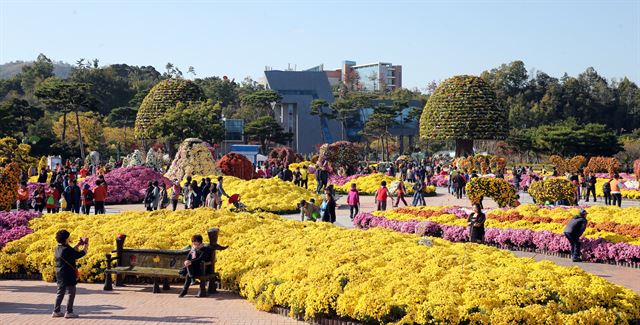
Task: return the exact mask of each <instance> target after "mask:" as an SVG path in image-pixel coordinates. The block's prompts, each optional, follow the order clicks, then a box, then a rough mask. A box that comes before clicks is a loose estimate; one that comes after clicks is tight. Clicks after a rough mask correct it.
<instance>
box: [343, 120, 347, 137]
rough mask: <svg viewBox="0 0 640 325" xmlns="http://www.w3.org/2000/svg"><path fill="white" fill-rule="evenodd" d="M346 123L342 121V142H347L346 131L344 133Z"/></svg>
mask: <svg viewBox="0 0 640 325" xmlns="http://www.w3.org/2000/svg"><path fill="white" fill-rule="evenodd" d="M346 124H347V123H346V121H345V120H342V141H348V140H347V131H346Z"/></svg>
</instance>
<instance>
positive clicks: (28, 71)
mask: <svg viewBox="0 0 640 325" xmlns="http://www.w3.org/2000/svg"><path fill="white" fill-rule="evenodd" d="M49 77H53V63H52V62H51V59H49V58H48V57H47V56H46V55H44V54H42V53H40V55H38V58H37V59H36V61H35V62H33V63H32V64H26V65H24V66H23V67H22V72H21V73H20V75H19V78H20V80H21V82H20V85H21V87H22V90H23V91H24V92H25V93H29V94H31V93H33V92H34V91H35V88H36V86H37V85H38V84H39V83H40V82H42V81H44V80H45V79H47V78H49Z"/></svg>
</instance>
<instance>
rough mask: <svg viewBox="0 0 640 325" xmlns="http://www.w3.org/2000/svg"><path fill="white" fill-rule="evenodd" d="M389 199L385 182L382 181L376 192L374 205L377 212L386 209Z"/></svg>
mask: <svg viewBox="0 0 640 325" xmlns="http://www.w3.org/2000/svg"><path fill="white" fill-rule="evenodd" d="M388 197H389V190H388V189H387V182H386V181H382V182H381V183H380V188H379V189H378V190H377V191H376V205H377V210H378V211H384V210H386V209H387V198H388Z"/></svg>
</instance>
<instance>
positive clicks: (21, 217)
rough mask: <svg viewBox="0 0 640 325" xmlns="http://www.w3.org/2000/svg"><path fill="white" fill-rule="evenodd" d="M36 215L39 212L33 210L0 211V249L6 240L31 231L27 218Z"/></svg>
mask: <svg viewBox="0 0 640 325" xmlns="http://www.w3.org/2000/svg"><path fill="white" fill-rule="evenodd" d="M38 217H40V213H37V212H33V211H17V212H4V211H3V212H0V249H1V248H2V247H4V245H6V244H7V243H8V242H11V241H14V240H17V239H20V238H22V237H24V236H26V235H28V234H30V233H32V232H33V231H32V230H31V228H29V220H31V219H33V218H38Z"/></svg>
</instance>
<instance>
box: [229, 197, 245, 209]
mask: <svg viewBox="0 0 640 325" xmlns="http://www.w3.org/2000/svg"><path fill="white" fill-rule="evenodd" d="M229 204H233V208H231V211H233V212H240V211H243V212H244V211H247V206H246V205H244V204H243V203H242V202H240V194H233V195H231V196H230V197H229Z"/></svg>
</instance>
